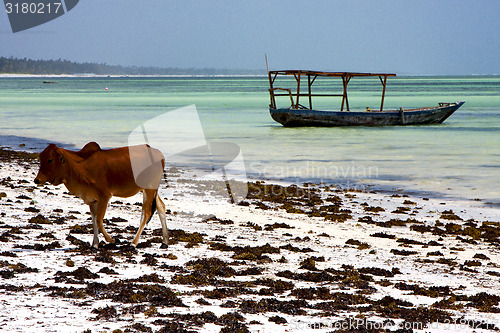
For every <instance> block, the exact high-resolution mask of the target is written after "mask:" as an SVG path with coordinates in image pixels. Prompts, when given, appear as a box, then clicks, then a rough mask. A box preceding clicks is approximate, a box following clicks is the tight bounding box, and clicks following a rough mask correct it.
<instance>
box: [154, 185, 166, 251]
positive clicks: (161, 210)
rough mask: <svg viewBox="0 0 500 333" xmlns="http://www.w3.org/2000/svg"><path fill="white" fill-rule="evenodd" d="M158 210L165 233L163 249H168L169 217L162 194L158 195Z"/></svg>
mask: <svg viewBox="0 0 500 333" xmlns="http://www.w3.org/2000/svg"><path fill="white" fill-rule="evenodd" d="M156 208H157V209H158V216H159V217H160V221H161V229H162V232H163V243H162V244H161V248H162V249H166V248H167V247H168V228H167V215H166V213H165V204H164V203H163V201H162V200H161V198H160V194H159V193H157V194H156Z"/></svg>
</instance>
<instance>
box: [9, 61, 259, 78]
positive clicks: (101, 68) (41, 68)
mask: <svg viewBox="0 0 500 333" xmlns="http://www.w3.org/2000/svg"><path fill="white" fill-rule="evenodd" d="M0 73H2V74H40V75H43V74H45V75H51V74H54V75H56V74H97V75H247V74H251V75H258V74H265V73H263V71H261V70H244V69H217V68H174V67H168V68H162V67H144V66H140V67H138V66H117V65H108V64H106V63H102V64H98V63H91V62H85V63H77V62H72V61H68V60H62V59H58V60H32V59H26V58H24V59H18V58H13V57H10V58H6V57H0Z"/></svg>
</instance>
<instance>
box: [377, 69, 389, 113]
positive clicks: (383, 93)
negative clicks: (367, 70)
mask: <svg viewBox="0 0 500 333" xmlns="http://www.w3.org/2000/svg"><path fill="white" fill-rule="evenodd" d="M378 78H379V79H380V82H381V83H382V101H381V102H380V112H382V110H383V109H384V98H385V86H386V84H387V75H384V80H382V75H381V76H379V77H378Z"/></svg>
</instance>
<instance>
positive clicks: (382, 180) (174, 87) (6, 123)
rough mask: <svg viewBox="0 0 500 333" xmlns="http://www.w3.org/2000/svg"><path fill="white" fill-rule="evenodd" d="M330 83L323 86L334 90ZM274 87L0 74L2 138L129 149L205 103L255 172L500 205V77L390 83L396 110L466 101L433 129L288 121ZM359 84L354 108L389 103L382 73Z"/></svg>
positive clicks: (203, 112)
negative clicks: (156, 121)
mask: <svg viewBox="0 0 500 333" xmlns="http://www.w3.org/2000/svg"><path fill="white" fill-rule="evenodd" d="M42 80H55V81H57V82H58V83H57V84H43V83H42ZM319 80H320V79H318V81H317V82H316V83H315V87H316V88H317V91H318V92H319V91H325V92H326V91H330V90H329V89H330V86H329V85H328V83H327V82H325V81H319ZM280 86H286V87H292V86H293V82H291V81H288V82H283V83H282V84H281V85H280ZM105 88H108V90H105ZM267 89H268V81H267V78H265V77H246V78H93V77H84V78H51V79H47V78H44V79H42V78H0V119H1V122H0V140H2V141H0V145H10V146H12V147H13V148H16V147H17V146H18V144H19V143H27V148H31V147H33V148H35V149H40V148H41V147H42V146H43V145H45V144H46V142H59V143H65V144H70V145H74V146H76V147H81V146H82V145H84V144H85V143H86V142H88V141H97V142H99V143H100V144H101V146H103V147H114V146H123V145H127V143H128V136H129V134H130V132H131V131H132V130H133V129H134V128H136V127H137V126H139V125H141V123H143V122H145V121H147V120H149V119H152V118H154V117H156V116H159V115H161V114H163V113H165V112H167V111H171V110H174V109H177V108H180V107H184V106H187V105H191V104H195V105H196V108H197V110H198V112H199V117H200V121H201V124H202V126H203V129H204V132H205V136H206V137H207V139H208V140H221V141H230V142H233V143H236V144H238V145H239V146H240V147H241V151H242V153H243V157H244V160H245V165H246V169H247V172H248V174H249V175H250V176H251V177H262V178H277V179H286V180H290V181H294V182H297V183H302V182H305V181H315V182H319V181H323V182H326V183H334V184H339V185H341V186H345V187H355V188H356V187H358V188H366V186H368V185H370V186H373V187H374V188H375V189H388V190H392V189H403V190H405V191H409V192H417V193H419V195H422V196H438V197H455V198H463V199H467V200H472V199H476V198H477V199H482V202H485V203H486V202H491V203H499V202H500V189H499V186H498V184H499V181H500V148H499V144H500V77H484V76H467V77H396V78H389V81H388V87H387V94H386V102H385V106H384V108H385V109H389V108H399V107H401V106H402V107H405V108H410V107H422V106H433V105H437V103H438V102H455V101H465V102H466V103H465V104H464V106H462V108H460V109H459V110H458V111H457V112H456V113H455V114H454V115H452V116H451V117H450V118H449V119H448V120H446V122H445V123H443V124H441V125H430V126H405V127H378V128H375V127H373V128H371V127H347V128H283V127H282V126H281V125H279V124H278V123H275V122H274V121H273V120H272V119H271V117H270V116H269V112H268V104H269V97H268V93H267ZM349 89H350V100H349V102H350V106H351V109H355V108H360V109H365V107H371V108H373V109H376V108H378V105H379V103H380V102H379V100H380V93H381V84H380V81H379V80H378V78H375V79H353V80H351V83H350V87H349ZM330 92H331V91H330ZM278 103H281V104H282V105H285V104H286V103H287V101H286V98H284V99H283V100H279V101H278ZM339 105H340V100H339V99H338V98H337V99H335V98H331V99H324V100H322V101H320V100H318V101H315V104H314V106H315V107H317V108H323V107H324V108H329V109H335V108H338V106H339ZM21 137H24V138H21ZM27 138H32V139H27Z"/></svg>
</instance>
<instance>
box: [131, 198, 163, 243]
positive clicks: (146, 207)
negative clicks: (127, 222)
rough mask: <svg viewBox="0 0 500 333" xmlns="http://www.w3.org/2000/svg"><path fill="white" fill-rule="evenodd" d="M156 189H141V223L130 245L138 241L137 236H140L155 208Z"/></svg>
mask: <svg viewBox="0 0 500 333" xmlns="http://www.w3.org/2000/svg"><path fill="white" fill-rule="evenodd" d="M157 192H158V191H157V190H143V191H142V214H141V224H140V225H139V230H137V234H136V235H135V237H134V240H133V241H132V246H137V244H138V243H139V237H141V234H142V231H143V230H144V227H145V226H146V223H147V222H149V220H150V219H151V217H152V216H153V213H154V211H155V209H156V195H157Z"/></svg>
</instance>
